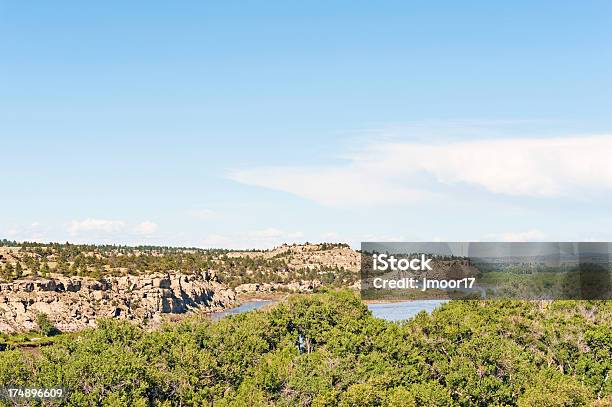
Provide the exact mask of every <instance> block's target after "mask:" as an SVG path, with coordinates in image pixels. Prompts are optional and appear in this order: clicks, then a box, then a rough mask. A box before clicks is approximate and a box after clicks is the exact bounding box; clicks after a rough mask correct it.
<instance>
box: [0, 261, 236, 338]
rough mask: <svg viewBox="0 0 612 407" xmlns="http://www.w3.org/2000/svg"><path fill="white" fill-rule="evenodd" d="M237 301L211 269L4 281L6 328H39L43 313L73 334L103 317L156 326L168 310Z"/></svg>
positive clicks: (0, 321) (0, 309)
mask: <svg viewBox="0 0 612 407" xmlns="http://www.w3.org/2000/svg"><path fill="white" fill-rule="evenodd" d="M235 303H236V298H235V292H234V291H233V290H232V289H229V288H227V287H226V286H225V285H223V284H221V283H219V282H218V281H217V280H216V278H214V276H210V275H208V274H207V273H205V272H203V273H194V274H182V273H157V274H151V275H148V276H122V277H107V278H104V279H102V280H94V279H91V278H85V277H70V278H69V277H63V276H54V277H52V278H46V279H40V278H38V279H28V280H16V281H13V282H11V283H4V284H0V332H4V333H11V332H19V331H27V330H31V329H36V328H37V325H36V317H37V315H38V314H40V313H44V314H46V315H47V317H48V318H49V319H50V320H51V321H52V322H53V323H54V324H55V326H56V327H57V328H58V329H59V330H60V331H63V332H71V331H78V330H80V329H83V328H86V327H88V326H95V324H96V319H98V318H103V317H112V318H121V319H129V320H134V321H135V322H139V323H153V324H156V323H159V322H161V320H162V315H163V314H180V313H184V312H186V311H188V310H196V309H197V310H201V311H203V312H212V311H218V310H222V309H224V308H227V307H230V306H233V305H235Z"/></svg>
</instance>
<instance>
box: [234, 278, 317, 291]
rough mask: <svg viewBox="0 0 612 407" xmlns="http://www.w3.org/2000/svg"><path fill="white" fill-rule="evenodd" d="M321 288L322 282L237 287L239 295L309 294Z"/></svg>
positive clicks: (304, 281)
mask: <svg viewBox="0 0 612 407" xmlns="http://www.w3.org/2000/svg"><path fill="white" fill-rule="evenodd" d="M320 286H321V281H319V280H317V279H315V280H303V281H293V282H291V283H286V284H283V283H262V284H257V283H247V284H240V285H239V286H237V287H236V293H238V294H250V293H272V292H279V291H280V292H292V293H309V292H312V291H313V290H315V289H316V288H318V287H320Z"/></svg>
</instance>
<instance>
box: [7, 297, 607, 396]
mask: <svg viewBox="0 0 612 407" xmlns="http://www.w3.org/2000/svg"><path fill="white" fill-rule="evenodd" d="M611 346H612V306H611V305H610V304H609V303H608V302H605V301H601V302H579V301H558V302H518V301H492V302H478V301H464V302H461V301H456V302H450V303H448V304H445V305H444V306H442V307H441V308H440V309H438V310H436V311H434V312H433V314H432V315H428V314H427V313H424V312H423V313H420V314H419V315H418V316H417V317H415V318H413V319H412V320H409V321H406V322H403V323H390V322H386V321H382V320H379V319H376V318H373V317H372V316H371V314H370V312H369V311H368V309H367V307H366V306H365V305H364V304H362V302H361V301H360V300H359V299H358V298H357V297H356V296H355V295H354V294H352V293H350V292H344V291H343V292H331V293H324V294H311V295H294V296H291V297H289V299H288V300H287V301H286V302H284V303H280V304H278V305H277V306H276V307H275V308H273V309H272V310H270V311H267V312H251V313H246V314H241V315H237V316H231V317H227V318H225V319H223V320H221V321H218V322H211V321H209V320H207V319H204V318H199V317H191V318H188V319H187V320H185V321H183V322H180V323H177V324H172V325H168V326H165V327H163V328H162V329H159V330H156V331H152V332H148V331H145V330H143V329H141V328H139V327H136V326H134V325H132V324H130V323H128V322H121V321H115V320H102V321H100V322H99V324H98V328H96V329H92V330H87V331H84V332H82V333H81V334H80V335H78V336H60V337H58V339H57V340H56V342H55V343H54V344H53V345H52V346H48V347H44V348H41V349H40V352H34V353H32V352H26V351H21V350H10V349H9V350H6V351H2V352H0V386H4V385H7V384H13V385H21V386H30V387H32V386H36V387H45V386H47V387H48V386H58V385H61V386H64V387H66V388H68V389H69V390H70V394H69V397H68V399H67V400H66V402H67V404H68V405H79V406H89V405H108V406H117V405H129V406H140V405H142V406H145V405H147V406H162V405H164V406H165V405H177V406H178V405H183V406H200V405H213V404H214V405H215V406H269V405H274V406H455V405H457V406H489V405H498V406H501V405H508V406H578V405H591V404H593V403H596V404H593V405H606V403H608V402H610V401H612V399H611V397H612V386H611V384H610V382H611V381H610V379H609V375H610V370H611V367H612V366H611V364H612V357H611ZM598 400H599V401H598Z"/></svg>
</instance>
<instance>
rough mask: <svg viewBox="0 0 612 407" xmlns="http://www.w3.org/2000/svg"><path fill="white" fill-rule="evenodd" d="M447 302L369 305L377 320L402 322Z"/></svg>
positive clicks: (250, 305)
mask: <svg viewBox="0 0 612 407" xmlns="http://www.w3.org/2000/svg"><path fill="white" fill-rule="evenodd" d="M275 302H276V301H274V300H253V301H246V302H243V303H242V304H241V305H240V306H239V307H236V308H231V309H227V310H225V311H221V312H215V313H213V314H211V318H212V319H214V320H218V319H221V318H223V317H226V316H228V315H236V314H241V313H243V312H247V311H252V310H254V309H259V308H262V307H265V306H266V305H270V304H274V303H275ZM445 302H446V300H419V301H400V302H387V303H378V304H368V308H369V309H370V311H372V314H373V315H374V316H375V317H377V318H382V319H386V320H387V321H401V320H404V319H409V318H412V317H413V316H415V315H416V314H418V313H419V312H421V311H427V312H431V311H433V310H434V309H435V308H437V307H438V306H439V305H441V304H443V303H445Z"/></svg>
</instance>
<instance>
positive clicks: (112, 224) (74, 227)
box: [68, 218, 125, 235]
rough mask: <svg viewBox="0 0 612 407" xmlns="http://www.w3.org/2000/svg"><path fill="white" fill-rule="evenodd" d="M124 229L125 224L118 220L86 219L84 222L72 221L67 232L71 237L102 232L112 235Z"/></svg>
mask: <svg viewBox="0 0 612 407" xmlns="http://www.w3.org/2000/svg"><path fill="white" fill-rule="evenodd" d="M124 227H125V222H123V221H120V220H108V219H94V218H87V219H84V220H80V221H79V220H73V221H72V222H70V225H69V227H68V231H69V232H70V234H72V235H76V234H79V233H82V232H104V233H113V232H119V231H121V230H122V229H123V228H124Z"/></svg>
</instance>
